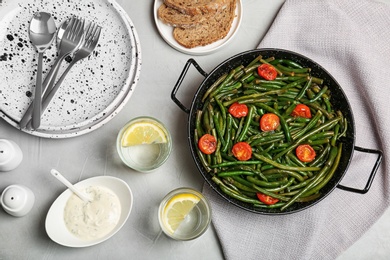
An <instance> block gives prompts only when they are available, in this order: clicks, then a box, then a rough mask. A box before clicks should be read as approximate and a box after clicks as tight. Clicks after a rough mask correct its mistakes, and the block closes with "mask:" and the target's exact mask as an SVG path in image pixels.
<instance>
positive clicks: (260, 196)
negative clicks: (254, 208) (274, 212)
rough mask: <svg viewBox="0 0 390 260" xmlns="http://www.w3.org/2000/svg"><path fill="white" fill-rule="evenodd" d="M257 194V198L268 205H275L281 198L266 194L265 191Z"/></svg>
mask: <svg viewBox="0 0 390 260" xmlns="http://www.w3.org/2000/svg"><path fill="white" fill-rule="evenodd" d="M256 195H257V198H258V199H259V200H260V201H261V202H263V203H264V204H267V205H273V204H275V203H276V202H278V201H279V200H278V199H275V198H273V197H271V196H268V195H265V194H263V193H259V192H258V193H256Z"/></svg>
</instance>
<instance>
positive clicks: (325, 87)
mask: <svg viewBox="0 0 390 260" xmlns="http://www.w3.org/2000/svg"><path fill="white" fill-rule="evenodd" d="M327 90H328V87H327V86H324V87H323V88H322V89H321V91H320V92H318V93H317V95H315V96H314V97H313V98H312V99H310V100H309V102H311V103H312V102H315V101H317V100H318V99H319V98H320V97H322V95H324V94H325V92H326V91H327Z"/></svg>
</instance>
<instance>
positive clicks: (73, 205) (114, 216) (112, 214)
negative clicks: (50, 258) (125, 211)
mask: <svg viewBox="0 0 390 260" xmlns="http://www.w3.org/2000/svg"><path fill="white" fill-rule="evenodd" d="M84 192H85V193H86V194H87V195H88V196H89V197H90V198H91V199H92V201H90V202H84V201H83V200H81V199H80V198H79V197H78V196H77V195H76V194H73V195H72V196H71V197H70V198H69V200H68V201H67V203H66V205H65V209H64V221H65V225H66V227H67V228H68V230H69V231H70V232H71V233H72V234H74V235H75V236H77V237H79V238H81V239H84V240H93V239H98V238H101V237H104V236H105V235H107V234H108V233H110V232H111V231H112V230H113V229H114V228H115V226H116V225H117V223H118V221H119V218H120V215H121V205H120V201H119V199H118V197H117V196H116V195H115V194H114V193H113V192H112V191H111V190H109V189H107V188H103V187H100V186H90V187H88V188H86V189H85V190H84Z"/></svg>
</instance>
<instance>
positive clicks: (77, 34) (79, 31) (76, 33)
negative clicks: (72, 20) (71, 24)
mask: <svg viewBox="0 0 390 260" xmlns="http://www.w3.org/2000/svg"><path fill="white" fill-rule="evenodd" d="M77 20H78V23H77V26H76V27H75V28H74V30H73V34H72V36H71V40H73V41H76V40H78V39H80V38H81V37H82V35H83V33H84V19H82V18H78V19H77Z"/></svg>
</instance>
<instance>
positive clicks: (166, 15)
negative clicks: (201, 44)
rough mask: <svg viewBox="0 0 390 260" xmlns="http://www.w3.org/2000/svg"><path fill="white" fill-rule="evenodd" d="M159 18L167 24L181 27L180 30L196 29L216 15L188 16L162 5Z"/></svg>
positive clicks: (158, 13) (158, 12) (159, 9)
mask: <svg viewBox="0 0 390 260" xmlns="http://www.w3.org/2000/svg"><path fill="white" fill-rule="evenodd" d="M157 15H158V18H159V19H160V20H161V21H162V22H163V23H165V24H167V25H170V26H173V27H180V28H191V27H196V26H199V25H201V24H202V23H204V22H205V21H206V20H208V19H210V18H211V17H212V16H214V14H204V15H202V14H197V15H188V14H183V13H181V12H179V11H178V10H176V9H174V8H171V7H168V6H167V5H165V4H162V5H161V6H160V7H159V8H158V10H157Z"/></svg>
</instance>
